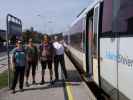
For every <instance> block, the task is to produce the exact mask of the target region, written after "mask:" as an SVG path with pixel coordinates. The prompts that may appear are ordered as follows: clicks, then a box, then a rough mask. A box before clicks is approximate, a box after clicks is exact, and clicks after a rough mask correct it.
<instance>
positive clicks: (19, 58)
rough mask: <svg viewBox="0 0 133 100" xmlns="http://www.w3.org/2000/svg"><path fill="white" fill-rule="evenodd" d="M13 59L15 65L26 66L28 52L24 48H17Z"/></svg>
mask: <svg viewBox="0 0 133 100" xmlns="http://www.w3.org/2000/svg"><path fill="white" fill-rule="evenodd" d="M13 61H14V63H15V67H24V66H25V65H26V54H25V50H24V49H23V48H15V49H14V50H13Z"/></svg>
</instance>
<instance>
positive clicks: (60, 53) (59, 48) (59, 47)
mask: <svg viewBox="0 0 133 100" xmlns="http://www.w3.org/2000/svg"><path fill="white" fill-rule="evenodd" d="M54 39H55V41H54V43H53V47H54V49H55V56H54V71H55V81H58V80H59V75H58V67H59V63H60V64H61V68H62V70H63V73H64V76H65V78H66V79H67V71H66V67H65V60H64V46H63V44H62V43H60V42H59V40H58V37H57V36H55V37H54Z"/></svg>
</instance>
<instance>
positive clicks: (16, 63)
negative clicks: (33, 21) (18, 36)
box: [11, 40, 26, 93]
mask: <svg viewBox="0 0 133 100" xmlns="http://www.w3.org/2000/svg"><path fill="white" fill-rule="evenodd" d="M12 63H13V67H14V79H13V84H12V88H11V89H12V90H13V93H15V88H16V84H17V81H18V79H19V88H20V90H21V91H23V83H24V72H25V66H26V53H25V50H24V48H23V47H22V42H21V41H20V40H18V41H17V42H16V48H14V49H13V56H12Z"/></svg>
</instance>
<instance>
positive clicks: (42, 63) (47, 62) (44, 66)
mask: <svg viewBox="0 0 133 100" xmlns="http://www.w3.org/2000/svg"><path fill="white" fill-rule="evenodd" d="M47 65H48V69H52V60H47V61H41V66H42V70H44V69H46V67H47Z"/></svg>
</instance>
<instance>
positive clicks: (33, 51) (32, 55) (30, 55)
mask: <svg viewBox="0 0 133 100" xmlns="http://www.w3.org/2000/svg"><path fill="white" fill-rule="evenodd" d="M26 54H27V60H28V61H37V59H38V55H37V48H36V47H35V46H33V47H27V49H26Z"/></svg>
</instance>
